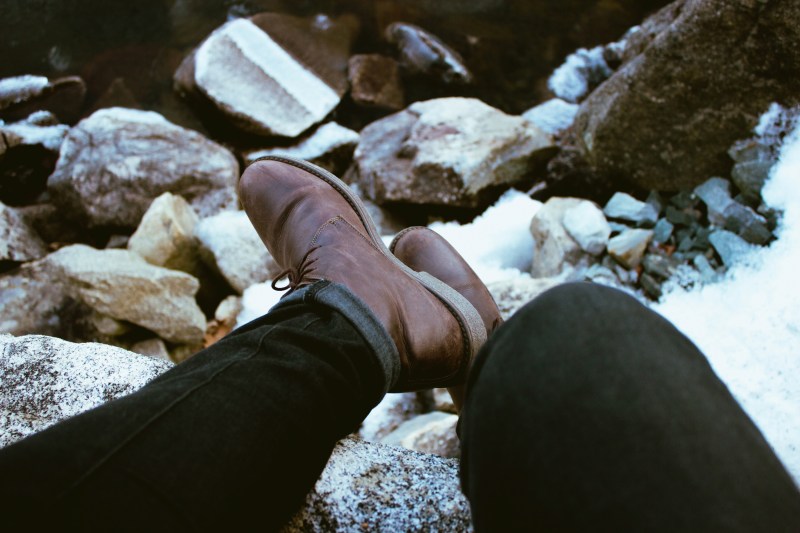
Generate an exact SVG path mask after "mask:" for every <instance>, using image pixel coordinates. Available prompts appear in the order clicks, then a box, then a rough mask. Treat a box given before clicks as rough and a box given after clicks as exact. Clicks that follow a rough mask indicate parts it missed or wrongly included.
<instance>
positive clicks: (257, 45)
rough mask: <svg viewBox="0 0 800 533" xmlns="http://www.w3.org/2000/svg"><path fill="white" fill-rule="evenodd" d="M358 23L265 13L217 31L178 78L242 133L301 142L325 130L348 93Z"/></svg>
mask: <svg viewBox="0 0 800 533" xmlns="http://www.w3.org/2000/svg"><path fill="white" fill-rule="evenodd" d="M356 27H357V22H356V21H355V19H353V18H351V17H346V16H345V17H341V18H339V19H336V20H332V19H329V18H327V17H325V16H320V17H313V18H298V17H293V16H290V15H282V14H277V13H262V14H259V15H256V16H254V17H251V18H250V19H236V20H233V21H231V22H228V23H227V24H225V25H223V26H221V27H220V28H218V29H217V30H215V31H214V32H213V33H212V34H211V35H210V36H209V37H208V38H207V39H206V40H205V41H204V42H203V43H202V44H201V45H200V46H199V47H198V48H197V50H195V51H194V52H193V53H192V54H190V55H189V56H188V57H187V58H186V59H185V60H184V62H183V64H182V65H181V66H180V68H179V69H178V70H177V72H176V73H175V82H176V84H177V86H178V87H179V89H181V90H182V91H185V92H187V93H190V94H193V95H195V96H200V97H201V98H202V100H203V101H204V102H206V103H210V104H211V105H213V106H214V107H216V109H218V110H219V111H220V112H221V113H222V114H223V115H224V116H225V117H226V118H227V119H228V120H229V121H231V122H232V123H233V124H234V125H235V126H237V127H239V128H241V129H243V130H245V131H248V132H251V133H256V134H260V135H276V136H283V137H296V136H297V135H300V134H301V133H303V131H305V130H307V129H308V128H310V127H311V126H313V125H314V124H316V123H318V122H321V121H322V120H323V119H324V118H325V117H326V116H327V115H328V114H329V113H330V112H331V111H333V109H334V108H335V107H336V106H338V105H339V102H340V101H341V99H342V96H344V94H345V92H346V91H347V61H348V58H349V56H350V46H351V43H352V41H353V39H354V37H355V33H356Z"/></svg>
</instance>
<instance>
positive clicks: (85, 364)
mask: <svg viewBox="0 0 800 533" xmlns="http://www.w3.org/2000/svg"><path fill="white" fill-rule="evenodd" d="M171 366H172V365H171V364H170V363H168V362H166V361H162V360H159V359H156V358H154V357H142V356H140V355H136V354H134V353H131V352H128V351H126V350H123V349H122V348H117V347H114V346H108V345H105V344H97V343H84V344H73V343H71V342H67V341H63V340H61V339H56V338H53V337H45V336H41V335H28V336H24V337H13V336H11V335H0V447H2V446H7V445H9V444H11V443H12V442H15V441H17V440H19V439H21V438H23V437H26V436H28V435H30V434H32V433H35V432H37V431H41V430H42V429H44V428H46V427H48V426H50V425H52V424H55V423H56V422H58V421H59V420H63V419H65V418H68V417H70V416H74V415H77V414H78V413H81V412H83V411H86V410H88V409H91V408H92V407H94V406H96V405H99V404H101V403H103V402H107V401H109V400H113V399H114V398H117V397H119V396H123V395H125V394H129V393H131V392H133V391H135V390H136V389H138V388H140V387H141V386H143V385H144V384H145V383H147V382H148V381H150V380H151V379H153V378H155V377H156V376H158V375H159V374H161V373H162V372H164V371H165V370H167V369H168V368H170V367H171Z"/></svg>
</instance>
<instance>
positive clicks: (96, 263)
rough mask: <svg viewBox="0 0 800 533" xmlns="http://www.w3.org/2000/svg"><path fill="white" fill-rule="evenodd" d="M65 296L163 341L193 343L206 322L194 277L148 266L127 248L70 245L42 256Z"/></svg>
mask: <svg viewBox="0 0 800 533" xmlns="http://www.w3.org/2000/svg"><path fill="white" fill-rule="evenodd" d="M45 261H46V263H47V265H48V267H49V268H52V269H54V272H55V273H56V274H57V275H58V276H59V277H60V278H62V279H63V280H64V283H65V285H66V289H67V291H68V292H69V293H70V294H71V296H72V297H73V298H75V299H77V300H79V301H81V302H83V303H84V304H85V305H87V306H89V307H91V308H92V309H94V310H95V311H97V312H99V313H103V314H106V315H108V316H110V317H113V318H116V319H118V320H125V321H128V322H132V323H133V324H137V325H139V326H142V327H143V328H146V329H149V330H150V331H152V332H154V333H156V334H158V335H159V336H160V337H162V338H163V339H165V340H167V341H171V342H176V343H185V344H198V343H200V342H201V341H202V340H203V333H204V332H205V327H206V321H205V317H204V316H203V312H202V311H201V310H200V308H199V307H198V306H197V303H196V302H195V299H194V295H195V294H196V293H197V290H198V288H199V286H200V284H199V282H198V281H197V279H196V278H194V277H192V276H190V275H188V274H184V273H183V272H178V271H175V270H168V269H166V268H161V267H157V266H153V265H150V264H148V263H147V262H145V260H144V259H142V258H141V257H140V256H139V255H137V254H135V253H133V252H130V251H128V250H95V249H94V248H91V247H89V246H85V245H82V244H75V245H71V246H67V247H65V248H62V249H60V250H58V251H57V252H54V253H52V254H50V255H49V256H47V258H46V259H45Z"/></svg>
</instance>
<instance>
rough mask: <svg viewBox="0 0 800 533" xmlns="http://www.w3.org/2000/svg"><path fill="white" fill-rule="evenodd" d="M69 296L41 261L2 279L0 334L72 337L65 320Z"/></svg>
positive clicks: (25, 266)
mask: <svg viewBox="0 0 800 533" xmlns="http://www.w3.org/2000/svg"><path fill="white" fill-rule="evenodd" d="M67 305H68V297H67V295H66V293H65V291H64V288H63V286H62V284H61V282H60V280H57V279H53V277H52V276H51V275H50V273H49V272H48V270H47V269H46V268H45V267H44V266H43V265H42V264H41V262H40V261H37V262H36V263H31V264H27V265H23V266H22V267H20V268H19V269H17V270H15V271H13V272H11V273H9V274H7V275H5V276H0V333H11V334H12V335H25V334H27V333H39V334H42V335H55V336H59V337H69V336H70V335H68V332H67V331H66V330H67V328H68V327H69V326H70V325H71V324H69V323H70V322H71V321H70V320H63V318H64V317H63V316H62V315H63V313H64V308H65V307H66V306H67Z"/></svg>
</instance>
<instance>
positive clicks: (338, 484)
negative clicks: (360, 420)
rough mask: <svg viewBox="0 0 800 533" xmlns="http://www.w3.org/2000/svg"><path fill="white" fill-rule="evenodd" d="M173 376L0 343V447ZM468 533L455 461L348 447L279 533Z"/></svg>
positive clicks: (105, 352) (138, 358)
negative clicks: (438, 532)
mask: <svg viewBox="0 0 800 533" xmlns="http://www.w3.org/2000/svg"><path fill="white" fill-rule="evenodd" d="M171 367H172V364H171V363H169V362H167V361H163V360H161V359H158V358H156V357H148V356H142V355H138V354H134V353H131V352H128V351H126V350H122V349H120V348H115V347H112V346H106V345H102V344H72V343H69V342H65V341H62V340H59V339H54V338H51V337H42V336H26V337H13V336H10V335H0V446H7V445H9V444H11V443H12V442H15V441H17V440H19V439H21V438H23V437H25V436H27V435H30V434H32V433H34V432H36V431H40V430H42V429H44V428H45V427H47V426H50V425H52V424H54V423H55V422H58V421H59V420H63V419H65V418H67V417H70V416H73V415H76V414H78V413H80V412H82V411H85V410H87V409H90V408H92V407H94V406H96V405H98V404H100V403H103V402H105V401H109V400H112V399H114V398H117V397H120V396H123V395H125V394H129V393H131V392H133V391H135V390H137V389H139V388H140V387H142V386H143V385H144V384H146V383H147V382H148V381H150V380H151V379H153V378H155V377H156V376H158V375H159V374H161V373H163V372H165V371H166V370H168V369H169V368H171ZM471 529H472V526H471V519H470V512H469V504H468V502H467V500H466V498H465V497H464V495H463V494H462V493H461V491H460V490H459V481H458V462H457V461H456V460H454V459H445V458H442V457H437V456H435V455H429V454H423V453H418V452H412V451H407V450H402V449H398V448H395V447H392V446H385V445H381V444H376V443H367V442H363V441H360V440H358V439H354V438H352V437H350V438H346V439H344V440H342V441H341V442H340V443H339V444H338V445H337V446H336V448H335V449H334V451H333V454H332V455H331V458H330V460H329V461H328V465H327V466H326V467H325V470H324V471H323V473H322V475H321V476H320V478H319V480H318V481H317V483H316V485H315V486H314V488H313V489H312V490H311V492H310V493H309V495H308V497H307V498H306V502H305V505H304V506H303V508H302V509H301V510H300V511H299V512H298V513H297V515H296V516H295V517H294V518H293V519H292V520H291V521H290V522H289V524H287V525H286V527H285V528H284V530H283V531H284V532H288V533H294V532H301V531H302V532H308V531H316V532H323V531H364V530H367V531H419V530H428V531H434V530H443V531H470V530H471Z"/></svg>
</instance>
